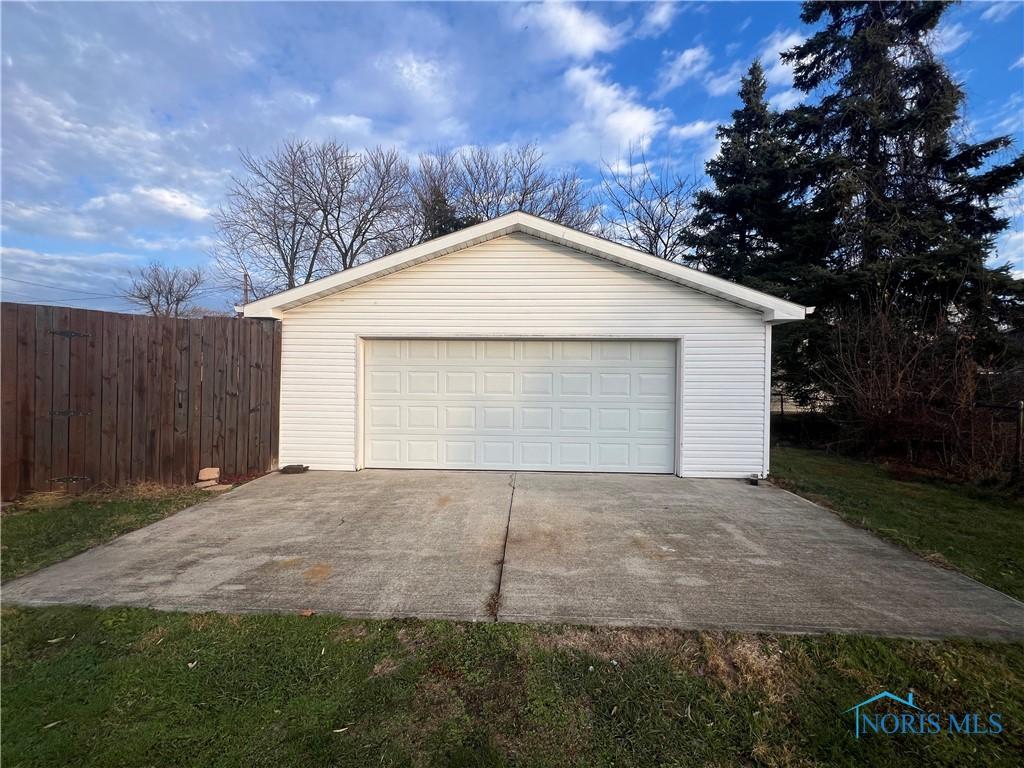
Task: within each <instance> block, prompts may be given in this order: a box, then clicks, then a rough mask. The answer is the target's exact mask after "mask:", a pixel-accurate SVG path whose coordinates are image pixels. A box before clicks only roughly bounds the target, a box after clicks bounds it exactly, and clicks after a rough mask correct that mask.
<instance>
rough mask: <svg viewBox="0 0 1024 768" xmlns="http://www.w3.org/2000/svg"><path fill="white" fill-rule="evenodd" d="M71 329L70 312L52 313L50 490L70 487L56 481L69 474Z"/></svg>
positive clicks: (61, 309) (63, 308)
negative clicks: (68, 413) (51, 454)
mask: <svg viewBox="0 0 1024 768" xmlns="http://www.w3.org/2000/svg"><path fill="white" fill-rule="evenodd" d="M70 328H71V310H69V309H68V308H67V307H55V308H54V310H53V332H52V333H53V403H52V408H51V411H50V424H51V429H50V432H51V434H52V438H51V439H52V441H53V444H52V446H51V451H52V452H53V462H52V466H51V469H50V471H51V472H52V473H53V474H52V476H51V483H50V487H51V488H52V489H54V490H67V483H66V482H64V481H63V480H56V481H55V478H63V477H66V476H67V474H68V449H69V447H70V444H69V429H68V419H69V418H70V417H69V416H66V415H62V414H66V413H67V412H68V411H69V410H70V409H71V339H70V337H69V336H67V335H66V332H68V331H69V330H70Z"/></svg>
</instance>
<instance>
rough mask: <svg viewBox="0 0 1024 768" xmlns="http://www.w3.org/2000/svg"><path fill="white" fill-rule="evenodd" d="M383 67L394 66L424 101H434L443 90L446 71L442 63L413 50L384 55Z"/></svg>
mask: <svg viewBox="0 0 1024 768" xmlns="http://www.w3.org/2000/svg"><path fill="white" fill-rule="evenodd" d="M378 63H379V65H380V66H381V68H384V69H387V68H390V67H392V66H393V67H394V71H395V72H396V74H397V75H398V78H399V80H400V81H401V82H402V83H403V84H404V85H405V87H406V88H408V89H409V90H410V91H412V92H413V93H414V94H415V95H417V96H418V97H420V98H421V99H423V100H424V101H434V100H436V99H437V98H438V97H439V95H440V94H441V93H442V92H443V89H444V85H445V82H444V81H445V78H444V71H443V69H442V67H441V65H440V64H438V63H437V62H436V61H432V60H430V59H427V58H422V57H419V56H417V55H416V54H414V53H412V52H408V53H403V54H401V55H399V56H395V57H390V56H389V57H382V58H381V59H380V60H379V62H378Z"/></svg>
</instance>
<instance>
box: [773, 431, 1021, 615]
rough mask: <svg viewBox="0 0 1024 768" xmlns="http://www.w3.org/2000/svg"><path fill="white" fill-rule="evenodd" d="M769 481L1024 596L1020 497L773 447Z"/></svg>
mask: <svg viewBox="0 0 1024 768" xmlns="http://www.w3.org/2000/svg"><path fill="white" fill-rule="evenodd" d="M772 479H773V480H774V481H775V482H777V483H778V484H779V485H781V486H782V487H783V488H788V489H789V490H791V491H794V492H795V493H799V494H800V495H802V496H805V497H807V498H809V499H812V500H814V501H817V502H819V503H822V504H824V505H825V506H828V507H830V508H831V509H833V510H835V511H836V512H838V513H839V514H840V515H841V516H842V517H843V518H845V519H846V520H848V521H850V522H851V523H854V524H856V525H861V526H863V527H865V528H868V529H869V530H871V531H874V532H875V533H876V534H878V535H879V536H882V537H883V538H886V539H889V540H890V541H894V542H896V543H898V544H901V545H903V546H905V547H907V548H908V549H910V550H913V551H914V552H917V553H918V554H920V555H923V556H925V557H927V558H929V559H931V560H933V561H935V562H939V563H944V564H949V565H952V566H953V567H955V568H957V569H959V570H960V571H962V572H963V573H966V574H967V575H968V576H971V577H973V578H975V579H977V580H978V581H981V582H983V583H985V584H988V585H989V586H991V587H995V588H996V589H998V590H999V591H1001V592H1005V593H1006V594H1008V595H1012V596H1013V597H1016V598H1017V599H1020V600H1024V499H1021V498H1019V497H1018V498H1011V497H1010V496H1009V495H1000V494H998V493H995V492H984V491H980V490H974V489H971V488H969V487H964V486H957V485H951V484H945V483H940V482H929V481H927V480H921V479H910V480H908V479H904V478H901V477H897V476H896V475H894V474H893V473H891V472H889V471H888V470H886V469H885V468H884V467H882V466H879V465H877V464H871V463H868V462H864V461H855V460H853V459H843V458H839V457H836V456H830V455H827V454H825V453H823V452H821V451H811V450H804V449H799V448H773V449H772Z"/></svg>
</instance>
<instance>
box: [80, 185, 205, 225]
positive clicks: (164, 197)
mask: <svg viewBox="0 0 1024 768" xmlns="http://www.w3.org/2000/svg"><path fill="white" fill-rule="evenodd" d="M82 210H83V211H108V210H120V211H123V212H125V213H130V212H131V211H135V210H146V211H149V212H153V213H158V214H166V215H168V216H174V217H177V218H183V219H190V220H192V221H202V220H203V219H205V218H206V217H207V216H209V215H210V211H209V209H207V208H206V207H205V206H204V205H203V204H202V202H200V201H199V200H198V199H197V198H195V197H194V196H192V195H190V194H188V193H187V192H182V191H181V190H179V189H166V188H163V187H144V186H142V185H139V184H137V185H135V186H134V187H132V189H131V191H130V192H112V193H111V194H108V195H99V196H96V197H92V198H90V199H89V200H87V201H86V202H85V204H84V205H83V206H82Z"/></svg>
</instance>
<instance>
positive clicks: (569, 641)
mask: <svg viewBox="0 0 1024 768" xmlns="http://www.w3.org/2000/svg"><path fill="white" fill-rule="evenodd" d="M535 642H536V644H537V645H538V646H539V647H541V648H544V649H547V650H572V651H579V652H581V653H586V654H589V655H591V656H595V657H597V658H599V659H603V660H605V661H619V662H624V661H628V660H629V658H630V657H631V656H635V655H637V654H638V653H644V652H650V653H656V654H659V655H664V656H667V657H669V658H671V659H673V660H674V661H676V662H682V663H683V664H684V666H689V667H692V666H694V662H695V660H696V659H697V657H698V655H699V647H698V645H697V643H696V640H695V635H694V634H693V633H691V632H682V631H679V630H675V629H662V628H658V627H637V628H632V627H623V628H614V627H561V628H559V629H558V630H556V631H554V632H539V633H537V635H536V636H535Z"/></svg>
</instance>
